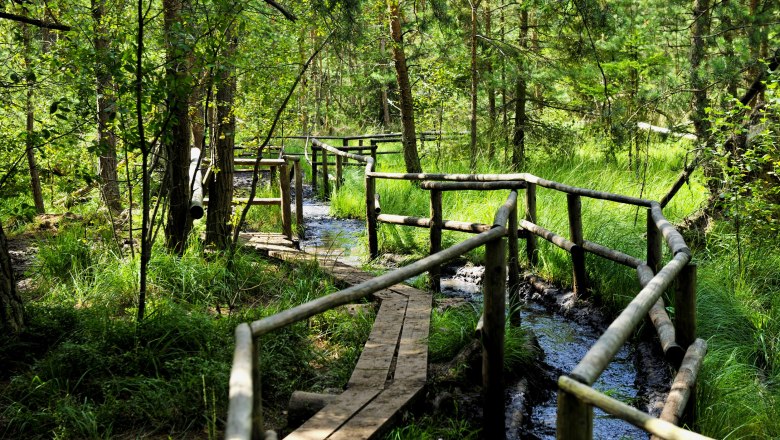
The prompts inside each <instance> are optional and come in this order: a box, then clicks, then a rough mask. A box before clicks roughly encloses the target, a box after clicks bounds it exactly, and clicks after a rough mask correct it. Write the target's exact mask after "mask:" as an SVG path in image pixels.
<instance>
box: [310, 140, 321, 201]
mask: <svg viewBox="0 0 780 440" xmlns="http://www.w3.org/2000/svg"><path fill="white" fill-rule="evenodd" d="M318 150H319V148H315V146H314V144H312V146H311V189H312V191H314V194H317V151H318Z"/></svg>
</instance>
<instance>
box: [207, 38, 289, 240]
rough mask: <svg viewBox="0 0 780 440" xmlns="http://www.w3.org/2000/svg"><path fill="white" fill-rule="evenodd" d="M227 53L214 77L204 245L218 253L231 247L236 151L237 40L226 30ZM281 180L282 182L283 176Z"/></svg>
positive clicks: (223, 55)
mask: <svg viewBox="0 0 780 440" xmlns="http://www.w3.org/2000/svg"><path fill="white" fill-rule="evenodd" d="M226 38H227V39H228V41H229V44H228V48H227V52H226V53H224V54H222V56H221V57H220V59H222V60H225V65H223V66H220V69H219V71H218V73H217V87H218V89H217V97H216V98H217V99H216V104H217V125H216V132H217V140H216V143H215V144H214V151H213V152H212V157H211V160H212V162H211V163H212V164H213V165H212V166H213V167H216V168H217V169H218V170H219V172H216V173H211V178H210V179H209V211H208V217H207V219H206V243H213V244H214V245H215V246H216V247H217V248H219V249H227V248H228V246H229V245H230V237H231V226H230V216H231V214H232V202H233V169H234V166H233V150H234V147H235V131H236V115H235V112H234V111H233V103H234V99H235V93H236V74H235V72H236V69H235V66H234V65H233V62H234V57H235V53H236V48H237V47H238V37H236V36H235V35H234V30H233V29H232V25H231V28H230V29H228V31H227V35H226ZM281 178H285V176H282V177H281Z"/></svg>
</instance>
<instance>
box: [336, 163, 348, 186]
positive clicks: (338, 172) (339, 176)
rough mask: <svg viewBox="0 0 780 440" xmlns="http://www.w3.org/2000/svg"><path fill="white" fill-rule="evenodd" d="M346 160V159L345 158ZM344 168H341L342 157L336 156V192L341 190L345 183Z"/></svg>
mask: <svg viewBox="0 0 780 440" xmlns="http://www.w3.org/2000/svg"><path fill="white" fill-rule="evenodd" d="M345 159H346V158H345ZM342 169H343V167H342V166H341V156H338V155H337V156H336V191H338V190H340V189H341V183H342V182H343V171H342Z"/></svg>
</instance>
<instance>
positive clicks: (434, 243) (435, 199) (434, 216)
mask: <svg viewBox="0 0 780 440" xmlns="http://www.w3.org/2000/svg"><path fill="white" fill-rule="evenodd" d="M441 201H442V192H441V191H439V190H435V189H434V190H431V249H430V255H433V254H435V253H437V252H439V251H441V231H442V224H443V222H444V219H443V215H442V212H441V210H442V203H441ZM428 278H429V280H428V281H429V288H430V289H431V290H432V291H434V292H440V291H441V266H435V267H432V268H431V270H429V271H428Z"/></svg>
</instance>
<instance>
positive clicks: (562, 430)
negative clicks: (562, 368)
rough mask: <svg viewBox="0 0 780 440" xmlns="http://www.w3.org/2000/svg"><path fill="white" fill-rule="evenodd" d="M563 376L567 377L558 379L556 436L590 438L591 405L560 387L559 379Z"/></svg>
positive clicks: (567, 439)
mask: <svg viewBox="0 0 780 440" xmlns="http://www.w3.org/2000/svg"><path fill="white" fill-rule="evenodd" d="M564 378H566V379H568V378H567V377H566V376H561V377H560V378H559V379H558V383H559V388H558V414H557V418H556V431H557V433H556V438H557V439H558V440H591V439H592V438H593V406H592V405H589V404H588V403H586V402H583V401H582V400H581V399H580V398H579V397H578V396H577V395H574V394H572V393H570V392H567V391H566V390H565V389H564V388H563V387H560V381H561V380H563V379H564ZM569 380H571V379H569Z"/></svg>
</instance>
